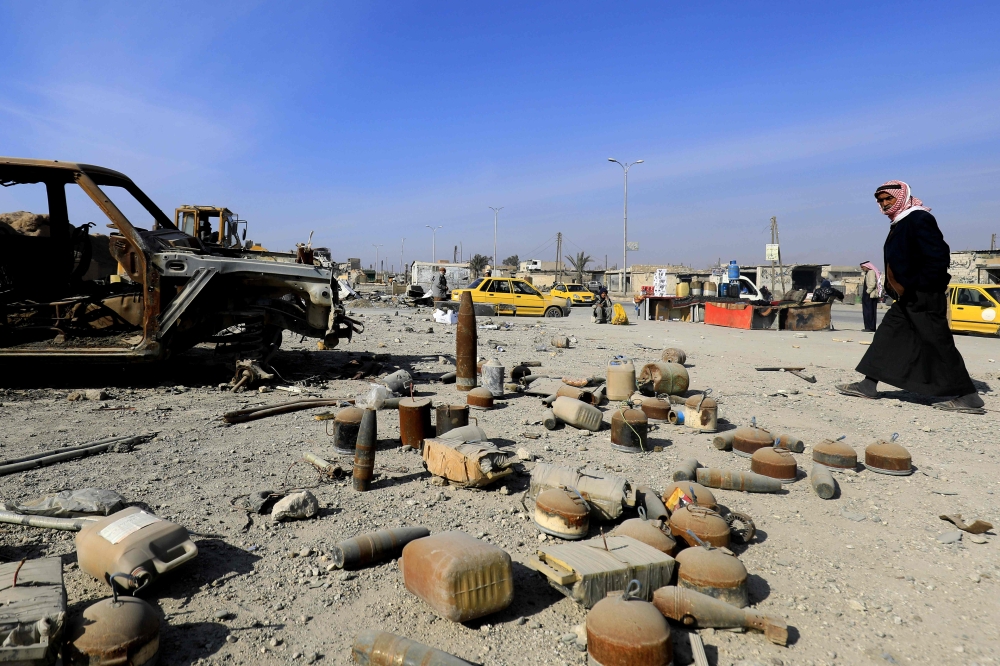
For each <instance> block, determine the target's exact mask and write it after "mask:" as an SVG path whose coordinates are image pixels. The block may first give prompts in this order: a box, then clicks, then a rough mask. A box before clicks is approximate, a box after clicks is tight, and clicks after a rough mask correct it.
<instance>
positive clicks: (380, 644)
mask: <svg viewBox="0 0 1000 666" xmlns="http://www.w3.org/2000/svg"><path fill="white" fill-rule="evenodd" d="M352 653H353V656H354V662H355V663H357V664H359V665H360V666H472V664H471V663H470V662H468V661H465V660H464V659H459V658H458V657H456V656H455V655H453V654H448V653H447V652H442V651H441V650H438V649H437V648H432V647H430V646H428V645H424V644H423V643H418V642H416V641H411V640H410V639H409V638H403V637H402V636H397V635H396V634H390V633H389V632H388V631H377V630H375V629H367V630H365V631H362V632H361V633H360V634H358V635H357V636H356V637H355V638H354V646H353V648H352Z"/></svg>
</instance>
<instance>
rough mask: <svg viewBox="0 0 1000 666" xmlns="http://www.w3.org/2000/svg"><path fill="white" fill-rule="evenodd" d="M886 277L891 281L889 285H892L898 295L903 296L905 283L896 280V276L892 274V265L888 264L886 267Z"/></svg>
mask: <svg viewBox="0 0 1000 666" xmlns="http://www.w3.org/2000/svg"><path fill="white" fill-rule="evenodd" d="M885 279H886V281H887V282H888V283H889V286H890V287H892V290H893V291H894V292H896V295H897V296H899V297H900V298H902V297H903V291H904V289H903V285H901V284H899V283H898V282H896V278H894V277H893V276H892V267H891V266H889V265H888V264H887V265H886V267H885Z"/></svg>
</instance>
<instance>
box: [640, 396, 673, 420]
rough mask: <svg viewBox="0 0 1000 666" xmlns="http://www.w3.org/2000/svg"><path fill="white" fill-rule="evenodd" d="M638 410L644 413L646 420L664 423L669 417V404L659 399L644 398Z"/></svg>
mask: <svg viewBox="0 0 1000 666" xmlns="http://www.w3.org/2000/svg"><path fill="white" fill-rule="evenodd" d="M639 409H641V410H642V411H643V412H645V414H646V418H647V419H653V420H656V421H666V420H667V417H668V416H670V402H668V401H667V400H661V399H660V398H645V399H644V400H643V401H642V404H641V405H639Z"/></svg>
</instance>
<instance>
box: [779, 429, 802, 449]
mask: <svg viewBox="0 0 1000 666" xmlns="http://www.w3.org/2000/svg"><path fill="white" fill-rule="evenodd" d="M774 445H775V446H777V447H780V448H782V449H788V450H789V451H791V452H792V453H802V452H803V451H805V450H806V443H805V442H803V441H802V440H801V439H799V438H798V437H796V436H795V435H789V434H788V433H782V434H780V435H778V436H777V437H775V438H774Z"/></svg>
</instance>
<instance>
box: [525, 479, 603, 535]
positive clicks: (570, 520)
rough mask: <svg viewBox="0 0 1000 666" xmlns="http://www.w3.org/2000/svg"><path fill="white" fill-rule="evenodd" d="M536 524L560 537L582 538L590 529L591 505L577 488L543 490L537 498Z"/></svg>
mask: <svg viewBox="0 0 1000 666" xmlns="http://www.w3.org/2000/svg"><path fill="white" fill-rule="evenodd" d="M535 526H536V527H537V528H538V529H539V530H541V531H542V532H545V533H546V534H550V535H552V536H556V537H559V538H560V539H582V538H583V537H585V536H587V532H589V531H590V505H588V504H587V502H586V501H585V500H584V499H583V497H582V496H581V495H580V493H578V492H576V491H575V490H563V489H561V488H550V489H548V490H543V491H542V492H540V493H538V497H536V498H535Z"/></svg>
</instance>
